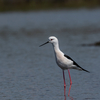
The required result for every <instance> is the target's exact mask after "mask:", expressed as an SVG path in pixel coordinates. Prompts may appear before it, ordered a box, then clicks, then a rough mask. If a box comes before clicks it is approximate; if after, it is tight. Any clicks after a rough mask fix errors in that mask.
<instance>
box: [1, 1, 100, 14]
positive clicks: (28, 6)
mask: <svg viewBox="0 0 100 100" xmlns="http://www.w3.org/2000/svg"><path fill="white" fill-rule="evenodd" d="M99 6H100V0H0V11H1V12H3V11H29V10H41V9H43V10H46V9H63V8H81V7H86V8H94V7H99Z"/></svg>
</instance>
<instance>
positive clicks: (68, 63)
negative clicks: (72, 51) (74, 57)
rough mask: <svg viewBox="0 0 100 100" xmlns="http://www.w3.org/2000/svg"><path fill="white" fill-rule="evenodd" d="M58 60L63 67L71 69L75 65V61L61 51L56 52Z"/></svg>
mask: <svg viewBox="0 0 100 100" xmlns="http://www.w3.org/2000/svg"><path fill="white" fill-rule="evenodd" d="M56 62H57V64H58V66H59V67H60V68H62V69H68V68H69V69H70V68H71V66H72V65H73V61H71V60H69V59H67V58H66V57H65V56H64V54H63V53H62V52H61V51H57V52H56Z"/></svg>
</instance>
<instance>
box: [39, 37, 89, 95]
mask: <svg viewBox="0 0 100 100" xmlns="http://www.w3.org/2000/svg"><path fill="white" fill-rule="evenodd" d="M48 43H51V44H52V46H53V49H54V54H55V59H56V63H57V65H58V66H59V67H60V68H61V69H62V71H63V80H64V96H66V82H65V74H64V70H68V74H69V79H70V88H69V92H68V96H69V95H70V89H71V85H72V80H71V75H70V71H69V70H70V69H76V70H82V71H85V72H88V73H90V72H89V71H88V70H86V69H84V68H82V67H80V66H79V65H78V64H77V63H76V62H75V61H74V60H73V59H72V58H71V57H69V56H68V55H66V54H64V53H63V52H62V51H61V50H60V48H59V41H58V39H57V38H56V37H55V36H50V37H49V38H48V41H47V42H45V43H43V44H42V45H40V46H39V47H41V46H43V45H45V44H48Z"/></svg>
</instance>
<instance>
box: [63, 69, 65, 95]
mask: <svg viewBox="0 0 100 100" xmlns="http://www.w3.org/2000/svg"><path fill="white" fill-rule="evenodd" d="M63 80H64V96H66V82H65V75H64V70H63Z"/></svg>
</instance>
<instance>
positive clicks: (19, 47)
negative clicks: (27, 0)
mask: <svg viewBox="0 0 100 100" xmlns="http://www.w3.org/2000/svg"><path fill="white" fill-rule="evenodd" d="M99 12H100V9H95V10H85V9H81V10H60V11H39V12H26V13H23V12H12V13H1V14H0V100H39V99H40V100H64V90H63V77H62V70H61V69H60V68H59V67H58V66H57V65H56V62H55V58H54V52H53V49H52V45H51V44H48V45H45V46H43V47H41V48H40V47H39V45H40V44H42V43H44V42H46V41H47V40H48V36H51V35H55V36H56V37H57V38H58V39H59V43H60V48H61V50H62V51H63V52H64V53H65V54H67V55H69V56H71V57H72V58H73V59H74V60H75V61H76V62H77V63H78V64H79V65H80V66H82V67H83V68H85V69H87V70H89V71H90V72H91V73H86V72H83V71H77V70H70V73H71V77H72V82H73V84H72V88H71V92H70V97H68V96H67V98H66V100H71V99H72V98H73V100H99V99H100V85H99V83H100V75H99V70H100V67H99V62H100V47H95V46H89V47H88V46H86V47H84V46H81V45H82V44H83V43H85V44H88V43H94V42H96V41H99V40H100V13H99ZM65 74H66V84H67V90H66V92H67V93H68V89H69V77H68V72H67V70H66V71H65ZM67 93H66V94H67Z"/></svg>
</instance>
